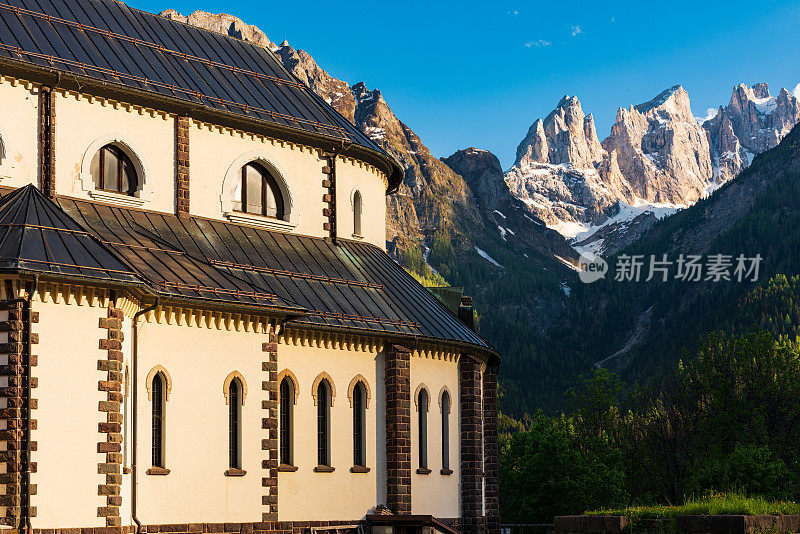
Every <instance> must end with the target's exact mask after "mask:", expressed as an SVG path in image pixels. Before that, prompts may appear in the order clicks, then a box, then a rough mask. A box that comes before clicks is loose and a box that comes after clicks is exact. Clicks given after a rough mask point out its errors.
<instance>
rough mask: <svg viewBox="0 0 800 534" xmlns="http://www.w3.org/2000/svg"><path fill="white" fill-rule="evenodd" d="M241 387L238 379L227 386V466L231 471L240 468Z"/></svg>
mask: <svg viewBox="0 0 800 534" xmlns="http://www.w3.org/2000/svg"><path fill="white" fill-rule="evenodd" d="M241 433H242V385H241V384H240V383H239V379H238V378H234V379H233V380H231V383H230V385H229V386H228V451H229V455H228V464H229V467H230V468H231V469H241V468H242V454H241V442H242V439H241V438H242V436H241Z"/></svg>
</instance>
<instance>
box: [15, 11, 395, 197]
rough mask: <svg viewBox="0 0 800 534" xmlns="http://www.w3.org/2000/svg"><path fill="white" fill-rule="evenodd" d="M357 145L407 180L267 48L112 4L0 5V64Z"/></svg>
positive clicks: (392, 184) (392, 180)
mask: <svg viewBox="0 0 800 534" xmlns="http://www.w3.org/2000/svg"><path fill="white" fill-rule="evenodd" d="M3 58H4V59H6V60H12V61H17V62H24V63H26V64H32V65H35V66H38V67H42V68H45V69H49V70H53V69H55V70H57V71H61V72H65V73H70V74H74V75H77V76H81V77H88V78H92V79H95V80H98V81H100V82H105V83H109V84H113V85H122V86H125V87H129V88H133V89H136V90H141V91H146V92H150V93H154V94H158V95H161V96H164V97H169V98H177V99H180V100H183V101H186V102H188V103H191V104H192V105H195V106H198V107H202V108H204V109H209V110H215V111H219V112H226V113H233V114H235V115H240V116H244V117H249V118H252V119H257V120H259V121H263V122H266V123H270V124H273V125H276V126H279V127H282V128H289V129H291V130H294V131H300V132H306V133H307V134H314V135H317V136H320V135H321V136H325V137H327V138H331V139H334V140H339V141H341V142H342V143H343V144H344V145H350V144H355V145H357V146H360V147H362V148H365V149H367V150H368V151H371V152H373V153H376V154H377V155H379V156H380V157H381V158H382V159H383V160H384V161H386V162H387V163H389V165H390V166H391V168H392V169H393V171H392V173H391V176H390V178H389V181H390V185H389V191H390V192H391V191H394V190H396V188H397V186H399V183H400V181H401V180H402V176H403V170H402V168H401V167H400V166H399V164H398V163H397V162H396V161H395V160H394V159H393V158H392V157H391V156H389V155H388V154H387V153H386V152H385V151H384V150H383V149H382V148H381V147H380V146H378V145H377V144H375V143H374V142H373V141H372V140H371V139H370V138H369V137H368V136H366V135H365V134H364V133H362V132H361V131H360V130H359V129H358V128H357V127H356V126H354V125H353V124H352V123H350V121H348V120H347V119H345V118H344V117H342V116H341V115H340V114H339V113H337V112H336V111H335V110H334V109H333V108H332V107H331V106H330V105H328V104H327V103H326V102H325V101H324V100H323V99H322V98H320V97H319V95H317V94H316V93H314V91H312V90H311V89H310V88H308V87H307V86H306V85H305V84H304V83H302V82H301V81H299V80H298V79H297V78H296V77H294V76H293V75H292V74H291V73H290V72H289V71H288V70H287V69H286V68H285V67H284V66H283V64H282V63H281V62H280V61H279V60H278V59H277V58H276V57H275V55H274V54H273V53H272V52H270V51H269V50H267V49H266V48H263V47H260V46H258V45H255V44H252V43H248V42H246V41H242V40H239V39H235V38H232V37H228V36H225V35H221V34H218V33H215V32H211V31H207V30H203V29H200V28H196V27H193V26H190V25H188V24H183V23H180V22H176V21H172V20H169V19H166V18H164V17H160V16H157V15H153V14H151V13H146V12H144V11H139V10H136V9H132V8H130V7H128V6H127V5H125V4H123V3H121V2H117V1H115V0H0V59H3Z"/></svg>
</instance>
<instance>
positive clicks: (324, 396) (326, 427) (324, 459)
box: [317, 380, 331, 466]
mask: <svg viewBox="0 0 800 534" xmlns="http://www.w3.org/2000/svg"><path fill="white" fill-rule="evenodd" d="M329 404H330V387H329V386H328V383H327V381H325V380H323V381H321V382H320V383H319V386H317V463H318V464H319V465H321V466H330V462H331V457H330V420H329V416H330V410H329Z"/></svg>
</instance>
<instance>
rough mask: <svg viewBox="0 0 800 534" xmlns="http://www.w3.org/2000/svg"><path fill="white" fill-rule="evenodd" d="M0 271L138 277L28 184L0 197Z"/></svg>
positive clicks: (125, 279)
mask: <svg viewBox="0 0 800 534" xmlns="http://www.w3.org/2000/svg"><path fill="white" fill-rule="evenodd" d="M0 270H3V271H32V272H40V273H43V272H47V273H53V274H60V275H65V276H76V277H81V278H95V279H100V280H106V281H114V282H127V283H138V282H139V277H138V276H137V275H136V273H134V272H133V271H132V270H131V269H129V268H128V267H127V266H126V265H125V264H124V263H122V262H121V261H119V259H117V257H116V256H115V255H114V254H113V253H112V252H111V251H109V250H108V249H107V248H106V247H105V246H103V245H102V244H101V243H99V242H98V241H97V240H96V239H95V238H94V237H93V236H92V235H91V234H90V233H89V232H87V231H86V230H85V229H84V228H83V227H81V226H80V225H78V223H76V222H75V221H74V220H72V219H71V218H70V217H69V216H68V215H67V214H66V213H64V211H63V210H61V209H60V208H59V207H58V206H56V205H55V204H54V203H53V202H52V201H51V200H50V199H48V198H46V197H45V196H44V195H42V193H41V192H40V191H39V190H38V189H37V188H36V187H34V186H33V185H27V186H25V187H21V188H20V189H17V190H16V191H14V192H13V193H10V194H8V195H6V196H5V197H3V199H2V201H0Z"/></svg>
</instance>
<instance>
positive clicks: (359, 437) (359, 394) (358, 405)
mask: <svg viewBox="0 0 800 534" xmlns="http://www.w3.org/2000/svg"><path fill="white" fill-rule="evenodd" d="M353 465H360V466H364V465H366V459H365V458H364V386H362V385H361V383H360V382H359V383H358V384H356V387H355V389H353Z"/></svg>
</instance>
